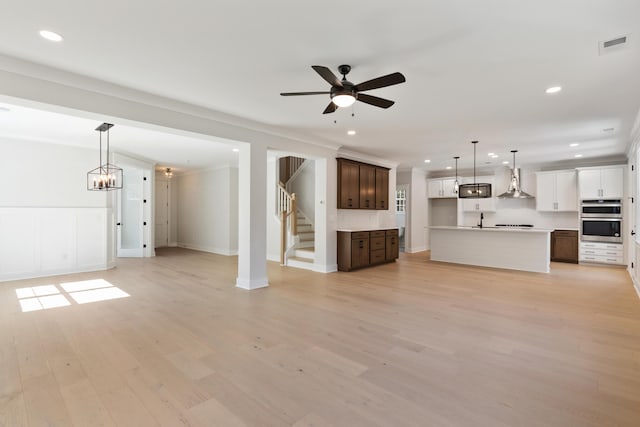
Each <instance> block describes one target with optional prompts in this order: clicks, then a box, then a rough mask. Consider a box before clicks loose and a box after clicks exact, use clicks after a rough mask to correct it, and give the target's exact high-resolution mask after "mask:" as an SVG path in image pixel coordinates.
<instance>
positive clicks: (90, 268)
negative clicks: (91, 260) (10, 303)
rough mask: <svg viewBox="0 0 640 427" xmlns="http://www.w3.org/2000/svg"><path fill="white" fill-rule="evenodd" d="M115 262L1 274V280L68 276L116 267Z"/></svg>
mask: <svg viewBox="0 0 640 427" xmlns="http://www.w3.org/2000/svg"><path fill="white" fill-rule="evenodd" d="M115 266H116V265H115V263H109V264H107V265H96V266H87V267H81V268H74V269H71V270H64V271H63V270H56V271H39V272H37V273H34V274H29V273H27V274H10V275H6V276H0V282H11V281H13V280H26V279H38V278H40V277H55V276H66V275H68V274H77V273H92V272H94V271H105V270H110V269H112V268H115Z"/></svg>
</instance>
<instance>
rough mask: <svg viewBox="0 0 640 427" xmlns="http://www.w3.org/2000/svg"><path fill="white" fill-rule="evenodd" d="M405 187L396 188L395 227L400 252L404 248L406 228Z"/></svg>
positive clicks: (406, 192)
mask: <svg viewBox="0 0 640 427" xmlns="http://www.w3.org/2000/svg"><path fill="white" fill-rule="evenodd" d="M407 190H408V186H407V185H397V186H396V226H397V227H398V237H399V242H400V252H404V248H405V230H406V227H407V194H408V191H407Z"/></svg>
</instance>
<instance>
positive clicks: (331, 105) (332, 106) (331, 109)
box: [322, 101, 338, 114]
mask: <svg viewBox="0 0 640 427" xmlns="http://www.w3.org/2000/svg"><path fill="white" fill-rule="evenodd" d="M337 109H338V106H337V105H336V104H334V103H333V101H332V102H330V103H329V105H327V108H325V109H324V111H323V112H322V114H329V113H333V112H334V111H336V110H337Z"/></svg>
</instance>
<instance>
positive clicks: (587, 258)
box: [580, 254, 624, 264]
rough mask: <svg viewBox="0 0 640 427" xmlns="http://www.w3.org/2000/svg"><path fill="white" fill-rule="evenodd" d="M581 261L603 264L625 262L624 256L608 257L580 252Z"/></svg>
mask: <svg viewBox="0 0 640 427" xmlns="http://www.w3.org/2000/svg"><path fill="white" fill-rule="evenodd" d="M580 261H582V262H597V263H601V264H624V258H623V257H621V256H620V257H608V256H600V255H589V254H585V255H583V254H580Z"/></svg>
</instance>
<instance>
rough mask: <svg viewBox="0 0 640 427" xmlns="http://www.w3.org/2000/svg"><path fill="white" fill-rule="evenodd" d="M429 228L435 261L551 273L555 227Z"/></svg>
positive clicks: (432, 258) (432, 254)
mask: <svg viewBox="0 0 640 427" xmlns="http://www.w3.org/2000/svg"><path fill="white" fill-rule="evenodd" d="M429 229H430V236H431V237H430V245H431V260H432V261H442V262H452V263H456V264H469V265H478V266H483V267H494V268H506V269H510V270H522V271H533V272H537V273H548V272H549V262H550V261H549V259H550V242H551V238H550V236H551V232H552V231H553V230H547V229H540V228H522V229H520V228H497V227H484V228H479V227H453V226H432V227H429Z"/></svg>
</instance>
